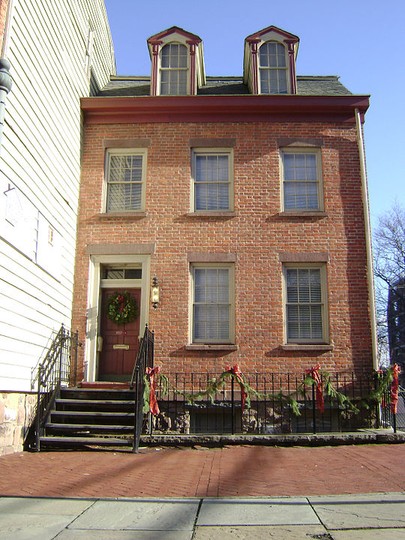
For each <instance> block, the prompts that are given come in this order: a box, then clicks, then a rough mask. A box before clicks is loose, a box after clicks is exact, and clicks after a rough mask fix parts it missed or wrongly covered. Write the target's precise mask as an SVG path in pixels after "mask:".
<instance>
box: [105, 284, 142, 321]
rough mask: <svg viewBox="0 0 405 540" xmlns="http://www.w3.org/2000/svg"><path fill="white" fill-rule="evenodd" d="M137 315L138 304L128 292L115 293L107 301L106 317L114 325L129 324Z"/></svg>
mask: <svg viewBox="0 0 405 540" xmlns="http://www.w3.org/2000/svg"><path fill="white" fill-rule="evenodd" d="M138 314H139V308H138V304H137V303H136V301H135V298H134V297H133V296H131V294H130V293H129V292H128V291H125V292H116V293H114V294H113V295H112V296H111V297H110V298H109V299H108V304H107V316H108V318H109V319H110V320H111V321H113V322H115V323H116V324H127V323H131V322H133V321H134V320H135V319H136V318H137V317H138Z"/></svg>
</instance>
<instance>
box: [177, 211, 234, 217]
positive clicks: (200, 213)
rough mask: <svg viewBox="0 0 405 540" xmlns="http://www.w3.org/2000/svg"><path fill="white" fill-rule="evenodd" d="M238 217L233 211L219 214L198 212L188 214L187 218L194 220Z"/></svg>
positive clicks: (215, 212)
mask: <svg viewBox="0 0 405 540" xmlns="http://www.w3.org/2000/svg"><path fill="white" fill-rule="evenodd" d="M235 216H236V212H233V211H231V210H227V211H224V212H217V211H212V212H211V211H208V210H207V211H197V212H189V213H188V214H187V217H192V218H201V217H202V218H207V217H209V218H233V217H235Z"/></svg>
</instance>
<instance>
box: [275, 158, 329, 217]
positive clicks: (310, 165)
mask: <svg viewBox="0 0 405 540" xmlns="http://www.w3.org/2000/svg"><path fill="white" fill-rule="evenodd" d="M320 169H321V167H320V154H319V152H316V151H315V152H314V151H312V152H309V151H306V150H305V151H300V150H292V151H287V150H284V151H283V152H282V176H283V198H284V210H285V211H288V210H313V211H317V210H321V207H322V204H321V190H320V184H321V171H320Z"/></svg>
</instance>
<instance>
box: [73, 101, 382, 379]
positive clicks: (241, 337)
mask: <svg viewBox="0 0 405 540" xmlns="http://www.w3.org/2000/svg"><path fill="white" fill-rule="evenodd" d="M285 98H286V99H288V98H289V96H285ZM95 99H101V98H95ZM102 99H104V100H108V99H109V98H102ZM130 99H132V100H137V99H139V98H136V97H133V98H130ZM150 99H155V100H156V99H159V98H150ZM195 99H198V97H196V98H195ZM246 99H249V97H247V98H246ZM184 100H187V97H186V98H184ZM231 103H232V98H231V97H230V98H229V104H231ZM84 109H86V106H84ZM336 111H338V106H337V108H336ZM352 113H353V115H352V120H351V121H350V120H349V121H348V120H347V118H346V117H347V111H346V113H345V115H346V116H345V118H343V115H342V119H341V120H339V118H338V116H339V115H338V113H334V116H333V117H332V116H331V115H329V116H328V115H325V118H324V120H322V121H319V120H317V121H304V120H302V119H301V118H300V119H299V121H293V120H292V118H291V114H286V113H282V114H280V115H278V117H277V119H276V121H274V120H273V121H272V120H268V119H267V118H266V119H264V120H263V121H258V120H257V119H255V120H246V121H242V120H241V121H234V122H232V121H230V120H229V119H227V120H226V121H222V120H220V121H215V118H211V121H205V122H201V123H200V122H193V121H182V122H177V121H173V122H170V121H168V119H167V118H165V121H163V122H161V123H159V122H158V121H156V118H154V119H153V121H152V122H149V123H148V122H147V120H146V119H145V117H143V118H142V120H141V121H139V123H134V122H133V121H131V120H129V121H128V123H127V121H126V120H125V118H123V117H122V116H121V118H120V119H119V122H118V123H114V121H113V120H111V118H108V119H107V117H106V120H105V121H103V119H102V113H100V116H99V117H98V119H97V120H95V121H90V120H91V116H90V115H88V116H87V118H88V119H89V121H88V122H86V114H88V113H87V112H86V110H85V125H84V147H83V163H82V185H81V194H80V212H79V217H78V238H77V259H76V260H77V263H76V275H75V290H74V316H73V325H72V328H73V329H76V328H77V329H78V330H79V335H80V339H81V340H82V341H84V340H85V333H86V317H87V315H88V313H89V300H88V298H89V289H88V288H89V281H90V277H89V259H90V256H91V253H92V249H95V248H94V246H97V245H100V246H102V247H100V249H99V250H98V251H97V248H96V252H103V250H104V252H105V253H113V254H114V253H115V254H119V253H121V252H122V253H128V252H130V250H131V245H135V246H137V247H136V248H134V249H138V248H139V245H148V246H150V245H152V246H153V248H152V249H151V253H150V275H149V279H150V280H151V279H152V277H153V276H157V277H158V280H159V285H160V303H159V306H158V308H157V309H156V310H154V309H152V307H151V306H149V313H148V314H146V315H145V317H146V321H147V322H148V323H149V326H150V328H151V329H152V330H154V331H155V351H156V357H155V362H156V364H159V365H162V366H164V371H165V372H167V373H169V372H176V371H196V372H202V371H211V372H222V371H223V368H224V367H225V366H227V365H234V364H236V363H238V364H239V365H240V367H241V369H242V370H243V371H246V372H247V371H249V372H252V371H267V372H279V371H302V370H303V369H305V368H308V367H310V366H312V365H314V364H316V363H318V362H319V363H320V364H321V365H322V367H323V368H325V369H327V370H329V371H335V370H336V371H343V370H350V371H351V370H355V371H357V370H363V369H371V368H372V339H371V323H370V316H369V313H370V308H369V288H368V282H367V257H366V240H365V238H366V232H365V231H366V226H365V223H364V217H363V210H364V209H363V200H362V190H361V175H360V157H359V150H358V144H357V139H356V124H355V117H354V108H353V111H352ZM145 114H146V113H145ZM314 114H315V116H314V117H316V111H314ZM318 116H319V114H318ZM236 117H237V115H236ZM128 118H130V115H129V116H128ZM197 139H198V141H197V142H199V143H204V140H205V141H206V146H210V145H213V144H217V146H219V145H221V146H222V145H223V146H226V144H228V145H229V144H232V148H233V159H234V209H233V212H232V213H230V215H229V216H228V215H218V216H213V217H209V216H206V215H204V216H196V215H192V214H191V213H190V189H191V149H192V147H193V146H194V145H195V143H196V140H197ZM113 140H116V141H117V144H116V146H117V147H118V148H119V147H125V146H127V147H128V146H129V147H133V146H136V145H137V144H139V143H141V144H142V146H143V147H145V148H147V167H146V205H145V213H144V214H141V215H139V216H136V217H135V216H131V215H128V216H114V215H111V216H108V215H106V214H104V210H102V196H103V195H102V194H103V183H104V167H105V151H106V149H105V147H106V146H109V145H110V146H111V144H112V145H113V146H114V144H113V143H112V141H113ZM106 141H107V143H106ZM290 143H299V144H300V145H301V146H304V147H305V145H307V144H308V143H309V144H311V145H314V144H315V145H316V147H317V148H319V149H320V152H321V160H322V176H323V188H322V189H323V199H324V211H323V212H319V213H318V214H315V215H314V214H313V213H312V214H311V213H309V214H307V215H305V213H301V214H299V213H295V214H287V213H285V212H284V213H283V212H282V208H281V202H280V201H281V176H280V147H283V146H286V145H287V144H290ZM106 246H107V247H106ZM108 246H109V247H108ZM120 246H121V247H122V250H121V248H120ZM110 248H111V249H110ZM196 254H200V258H202V259H204V257H207V258H208V260H212V259H215V257H214V256H213V254H217V256H218V257H219V259H220V260H225V259H226V260H231V261H235V262H234V267H235V343H234V345H235V347H233V348H232V347H228V348H227V349H226V348H225V349H226V350H223V348H222V349H221V347H215V346H212V347H211V349H210V350H201V348H200V350H190V347H188V348H187V346H188V345H189V344H190V337H189V325H190V322H189V321H190V274H189V266H190V261H192V260H193V257H194V258H195V257H196ZM197 258H198V257H197ZM283 261H284V262H285V261H292V262H301V261H304V262H319V261H323V262H324V263H325V266H326V274H327V302H328V307H327V318H328V324H329V339H328V342H327V343H326V344H324V345H318V346H312V347H311V346H308V345H306V346H300V345H299V344H298V345H295V346H290V347H288V346H287V347H285V337H284V334H285V332H284V318H285V315H284V306H283V278H282V264H283ZM148 293H149V291H147V294H148ZM93 337H94V336H93ZM88 338H89V336H88ZM87 343H88V342H87ZM87 346H88V344H87V345H86V347H87ZM86 347H83V348H82V349H81V356H80V358H79V374H82V373H83V362H84V359H85V355H88V354H89V352H88V350H87V351H86ZM91 361H92V360H91V359H89V358H88V357H87V359H86V362H91Z"/></svg>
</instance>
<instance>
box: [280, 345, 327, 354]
mask: <svg viewBox="0 0 405 540" xmlns="http://www.w3.org/2000/svg"><path fill="white" fill-rule="evenodd" d="M281 349H282V350H283V351H321V352H327V351H333V345H331V344H330V343H286V344H284V345H281Z"/></svg>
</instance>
